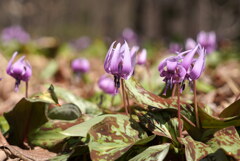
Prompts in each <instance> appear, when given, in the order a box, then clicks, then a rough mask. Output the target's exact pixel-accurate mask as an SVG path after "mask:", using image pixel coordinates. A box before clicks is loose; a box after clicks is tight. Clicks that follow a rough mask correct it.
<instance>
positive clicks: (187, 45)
mask: <svg viewBox="0 0 240 161" xmlns="http://www.w3.org/2000/svg"><path fill="white" fill-rule="evenodd" d="M196 45H197V43H196V41H195V40H193V39H192V38H188V39H187V40H186V43H185V49H186V50H191V49H193V48H195V46H196Z"/></svg>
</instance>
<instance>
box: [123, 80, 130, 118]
mask: <svg viewBox="0 0 240 161" xmlns="http://www.w3.org/2000/svg"><path fill="white" fill-rule="evenodd" d="M121 86H122V100H123V105H124V108H125V112H126V114H127V115H129V113H128V108H127V105H126V100H125V98H126V96H125V88H124V84H123V79H121Z"/></svg>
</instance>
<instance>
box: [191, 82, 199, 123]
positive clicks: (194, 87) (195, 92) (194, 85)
mask: <svg viewBox="0 0 240 161" xmlns="http://www.w3.org/2000/svg"><path fill="white" fill-rule="evenodd" d="M193 93H194V97H193V101H194V110H195V117H196V125H197V127H198V128H200V122H199V116H198V107H197V89H196V81H195V80H193Z"/></svg>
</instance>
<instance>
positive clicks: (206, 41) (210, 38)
mask: <svg viewBox="0 0 240 161" xmlns="http://www.w3.org/2000/svg"><path fill="white" fill-rule="evenodd" d="M197 42H198V43H199V44H201V46H202V47H203V48H204V49H205V50H206V53H207V54H209V53H212V52H214V51H215V50H216V47H217V39H216V34H215V32H204V31H201V32H199V34H198V35H197Z"/></svg>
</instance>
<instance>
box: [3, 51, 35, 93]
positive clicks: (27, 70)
mask: <svg viewBox="0 0 240 161" xmlns="http://www.w3.org/2000/svg"><path fill="white" fill-rule="evenodd" d="M17 54H18V53H17V52H15V53H14V54H13V56H12V58H11V59H10V61H9V62H8V66H7V70H6V71H7V74H9V75H10V76H12V77H13V78H15V79H16V84H15V91H18V87H19V85H20V83H21V81H24V82H28V81H29V79H30V77H31V76H32V67H31V65H30V64H29V63H28V62H27V61H25V56H22V57H21V58H19V59H18V60H17V61H16V62H15V63H13V61H14V59H15V57H16V56H17Z"/></svg>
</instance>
